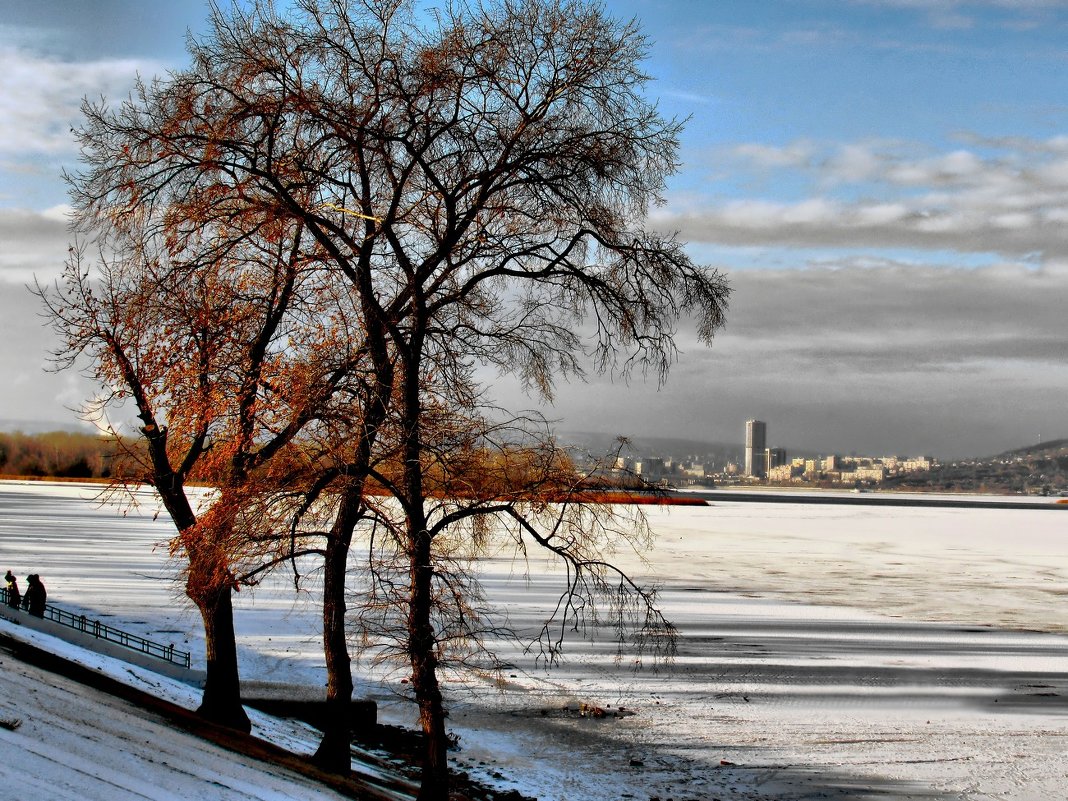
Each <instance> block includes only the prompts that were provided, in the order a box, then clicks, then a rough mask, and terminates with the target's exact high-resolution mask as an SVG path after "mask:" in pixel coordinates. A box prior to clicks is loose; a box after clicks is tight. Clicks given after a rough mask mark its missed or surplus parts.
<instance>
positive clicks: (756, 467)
mask: <svg viewBox="0 0 1068 801" xmlns="http://www.w3.org/2000/svg"><path fill="white" fill-rule="evenodd" d="M767 440H768V426H767V423H765V422H763V421H762V420H746V421H745V474H746V475H747V476H753V477H754V478H767V475H768V465H767V462H766V461H765V455H764V451H765V450H766V449H767Z"/></svg>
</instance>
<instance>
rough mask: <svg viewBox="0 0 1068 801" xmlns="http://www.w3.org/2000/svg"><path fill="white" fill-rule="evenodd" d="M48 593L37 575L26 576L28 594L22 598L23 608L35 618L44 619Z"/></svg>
mask: <svg viewBox="0 0 1068 801" xmlns="http://www.w3.org/2000/svg"><path fill="white" fill-rule="evenodd" d="M47 597H48V593H47V592H46V591H45V585H44V584H42V583H41V577H40V575H38V574H37V573H31V574H30V575H28V576H26V594H25V595H24V596H22V608H23V609H25V610H27V611H28V612H29V613H30V614H31V615H33V616H34V617H44V610H45V599H46V598H47Z"/></svg>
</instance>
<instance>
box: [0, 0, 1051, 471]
mask: <svg viewBox="0 0 1068 801" xmlns="http://www.w3.org/2000/svg"><path fill="white" fill-rule="evenodd" d="M605 4H606V7H607V8H608V9H609V10H610V11H611V12H612V13H614V14H616V15H618V16H623V17H632V16H633V17H637V18H638V19H639V20H640V22H641V24H642V27H643V29H644V30H645V31H646V33H647V34H648V35H649V38H650V40H651V43H652V47H651V53H650V58H649V61H648V63H647V65H646V66H647V71H648V72H649V73H650V74H651V75H652V76H653V77H654V78H655V79H656V80H655V82H654V83H653V84H652V87H651V92H652V93H653V94H655V95H656V96H657V97H659V98H660V103H661V108H662V110H663V111H664V112H665V113H667V114H669V115H678V116H684V117H689V123H688V125H687V128H686V133H685V135H684V138H683V141H682V153H681V156H682V162H683V165H682V169H681V170H680V172H679V174H678V175H677V176H676V177H675V179H674V180H673V182H672V184H671V188H670V192H669V195H668V197H667V203H666V204H665V205H664V206H663V207H661V208H659V209H657V210H656V212H655V215H654V219H653V224H654V225H655V226H657V227H658V228H661V229H664V230H677V231H679V232H681V234H682V236H683V238H684V239H685V240H687V241H688V242H689V250H690V253H691V254H692V256H693V257H694V258H695V259H697V260H699V261H701V262H704V263H708V264H713V265H716V266H718V267H720V268H721V269H723V270H724V271H725V272H726V273H728V275H729V277H730V281H731V284H732V286H733V288H734V295H733V298H732V302H731V308H730V312H729V315H728V323H727V327H726V329H725V330H724V331H723V332H722V334H721V335H719V336H718V337H717V339H716V342H715V344H714V345H713V346H712V347H711V348H704V347H701V346H698V345H697V344H696V343H695V342H694V341H693V337H692V333H691V332H690V331H689V330H688V329H687V328H685V327H683V328H682V329H680V332H679V343H680V345H681V347H682V349H683V353H682V355H681V356H680V359H679V362H678V364H677V365H676V367H675V369H674V370H673V371H672V374H671V376H670V378H669V380H668V382H667V384H666V385H665V386H663V387H657V386H655V385H645V384H642V383H641V382H640V381H631V382H630V383H629V384H626V385H624V384H621V383H618V382H616V383H612V382H611V381H610V379H607V378H591V379H590V381H589V383H587V384H583V385H571V386H564V387H561V388H560V391H559V394H558V398H557V403H556V405H555V406H554V407H553V408H552V409H550V410H549V414H550V415H551V416H553V417H554V418H557V419H558V420H560V422H561V426H562V427H564V428H568V429H586V430H596V431H605V432H609V433H626V434H631V435H639V434H652V435H663V436H686V437H692V438H700V439H708V440H720V441H735V440H737V441H740V440H741V438H742V436H743V427H744V422H745V420H746V419H747V418H749V417H758V418H760V419H763V420H766V421H767V422H768V429H769V431H768V434H769V440H770V441H771V442H770V444H772V445H782V446H785V447H787V448H790V447H796V448H805V449H812V450H819V451H823V452H828V453H830V452H839V453H848V452H857V453H900V454H919V453H928V454H933V455H935V456H936V457H940V458H946V459H948V458H955V457H960V456H968V455H984V454H990V453H995V452H998V451H1001V450H1005V449H1007V448H1011V447H1017V446H1021V445H1026V444H1030V443H1033V442H1036V441H1038V440H1039V439H1040V438H1042V439H1052V438H1055V437H1065V436H1068V415H1066V413H1065V408H1066V401H1068V316H1066V313H1065V311H1066V309H1065V307H1066V301H1068V46H1066V44H1065V43H1068V0H974V1H971V0H761V2H751V0H716V2H709V1H708V0H606V2H605ZM205 13H206V12H205V4H204V2H202V0H170V2H168V3H145V2H143V0H93V2H88V1H87V0H67V1H66V2H64V1H63V0H4V3H3V15H2V17H0V375H3V377H4V380H3V382H2V384H0V421H26V422H31V421H36V422H56V423H67V424H69V423H71V422H73V421H74V420H75V417H74V415H73V413H72V412H70V411H68V408H69V407H72V406H76V405H77V404H78V403H79V401H80V400H81V399H83V398H84V397H85V395H86V393H87V392H89V391H90V388H89V387H88V385H87V384H86V383H85V382H84V381H82V380H81V379H79V378H78V376H76V375H74V374H69V373H68V374H61V375H56V374H50V373H48V372H46V370H45V367H46V364H47V362H46V351H47V348H48V346H49V335H48V332H47V330H46V329H45V328H44V327H43V326H42V322H41V320H40V319H39V317H38V316H37V314H36V312H37V309H36V306H35V301H34V299H33V298H32V296H30V295H29V294H28V292H27V291H26V290H25V288H24V287H25V284H26V283H27V282H28V281H30V280H32V278H33V276H37V277H38V278H39V279H42V280H49V279H51V278H52V277H54V276H55V275H57V274H58V271H59V268H60V265H61V263H62V258H63V256H64V254H65V252H66V243H67V234H66V230H65V203H66V193H65V189H64V186H63V183H62V180H61V179H60V172H61V170H62V169H63V168H64V167H67V168H72V167H76V165H77V153H76V151H75V149H74V147H73V144H72V140H71V137H70V133H69V130H70V126H71V125H72V124H76V123H77V120H78V105H79V101H80V99H81V98H82V97H83V96H86V95H89V96H93V97H96V96H100V95H104V96H106V97H109V98H121V97H123V96H124V95H125V93H126V92H127V91H128V89H129V86H130V83H131V80H132V78H133V76H134V75H135V74H136V73H138V72H140V73H141V74H142V75H145V76H149V75H154V74H159V73H162V72H163V71H165V70H167V69H169V68H177V67H181V66H182V65H183V64H184V63H185V50H184V37H185V34H186V31H187V30H193V31H194V32H195V31H197V30H198V29H200V28H202V26H203V20H204V17H205ZM497 393H498V396H499V397H500V398H501V399H502V400H504V401H505V402H507V403H509V404H523V405H530V402H529V401H524V400H522V399H520V398H517V396H516V394H515V392H514V391H513V390H512V389H511V388H510V387H508V386H507V385H506V384H503V383H502V384H501V385H500V386H498V388H497ZM7 424H8V425H10V422H8V423H7Z"/></svg>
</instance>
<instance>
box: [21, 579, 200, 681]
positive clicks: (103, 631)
mask: <svg viewBox="0 0 1068 801" xmlns="http://www.w3.org/2000/svg"><path fill="white" fill-rule="evenodd" d="M0 601H2V602H3V604H4V606H7V605H8V603H7V588H6V587H0ZM9 608H10V607H9ZM27 614H28V613H27ZM44 619H45V620H51V621H53V622H55V623H59V624H60V625H61V626H66V627H67V628H71V629H74V630H75V631H80V632H82V633H84V634H88V635H89V636H91V637H96V638H97V639H99V640H106V641H107V642H113V643H116V644H117V645H121V646H123V647H124V648H129V649H130V650H131V651H138V652H140V653H142V654H148V655H149V656H154V657H156V658H158V659H162V660H163V661H165V662H170V663H171V664H172V665H177V666H178V667H183V668H188V667H189V660H190V654H189V652H188V651H182V650H180V649H178V648H175V647H174V644H173V643H171V644H169V645H163V644H162V643H158V642H154V641H153V640H148V639H145V638H144V637H141V636H138V635H137V634H130V633H129V632H128V631H123V630H122V629H117V628H115V627H114V626H109V625H107V624H106V623H101V622H100V621H99V620H92V619H90V618H88V617H86V616H85V615H75V614H73V613H71V612H68V611H67V610H66V609H60V608H59V607H58V606H53V605H52V604H45V610H44Z"/></svg>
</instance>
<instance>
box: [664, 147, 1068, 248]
mask: <svg viewBox="0 0 1068 801" xmlns="http://www.w3.org/2000/svg"><path fill="white" fill-rule="evenodd" d="M1063 146H1064V143H1063V142H1062V141H1061V139H1060V138H1055V139H1050V140H1044V141H1039V140H1034V141H1028V140H1021V139H1013V140H1001V141H999V142H997V143H995V142H994V141H993V140H988V141H986V142H984V143H982V144H980V143H979V141H978V139H976V141H975V142H974V144H973V146H972V147H969V148H958V149H955V150H951V151H948V152H943V153H937V152H936V153H932V152H924V151H923V150H922V149H921V148H920V147H919V146H918V145H909V144H907V143H902V142H886V141H870V142H857V143H846V144H842V145H826V144H824V145H820V144H817V143H813V142H810V141H801V142H797V143H795V144H792V145H786V146H774V147H773V146H766V145H763V144H760V143H748V144H741V145H736V146H734V147H733V148H731V149H730V150H729V151H728V152H727V153H726V155H727V156H728V157H734V158H735V159H736V160H738V163H739V165H740V167H739V169H744V168H748V169H751V170H755V172H756V177H757V178H758V179H759V180H757V181H755V182H754V183H753V185H755V186H765V187H775V186H780V185H788V186H791V187H793V189H792V190H791V191H792V192H793V193H794V194H795V195H796V194H798V190H797V187H800V195H801V196H800V197H799V198H797V199H793V200H790V201H784V200H781V199H776V198H762V197H749V198H735V199H730V200H721V199H715V200H708V201H706V202H705V203H703V204H702V203H700V202H697V201H696V200H695V198H693V197H692V196H691V197H688V198H687V201H686V203H685V207H683V206H678V207H675V206H673V205H672V204H669V205H668V206H667V207H666V208H664V209H661V210H659V211H658V212H657V214H656V215H654V217H653V223H654V225H656V226H657V227H659V228H661V229H664V230H679V231H681V232H682V234H683V236H684V238H686V239H688V240H690V241H694V242H701V243H706V244H713V245H721V246H729V247H744V246H760V247H773V248H774V247H778V248H787V247H809V248H847V249H848V248H863V249H876V250H877V249H880V248H898V249H900V248H908V249H916V250H948V251H956V252H959V253H969V254H997V255H999V256H1000V257H1002V258H1006V257H1008V258H1021V257H1022V256H1023V255H1025V254H1028V255H1036V254H1037V256H1038V258H1040V259H1042V260H1047V261H1048V260H1050V259H1059V258H1068V229H1066V228H1065V227H1064V225H1063V220H1064V219H1065V217H1066V216H1068V159H1065V158H1064V152H1063V150H1062V148H1063Z"/></svg>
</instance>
